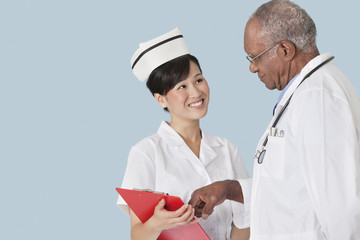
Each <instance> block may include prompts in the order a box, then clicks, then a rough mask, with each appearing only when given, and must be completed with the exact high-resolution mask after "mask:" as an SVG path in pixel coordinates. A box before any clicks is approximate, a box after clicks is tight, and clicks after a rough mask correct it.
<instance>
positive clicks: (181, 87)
mask: <svg viewBox="0 0 360 240" xmlns="http://www.w3.org/2000/svg"><path fill="white" fill-rule="evenodd" d="M183 88H186V86H185V85H180V86H179V87H178V89H183Z"/></svg>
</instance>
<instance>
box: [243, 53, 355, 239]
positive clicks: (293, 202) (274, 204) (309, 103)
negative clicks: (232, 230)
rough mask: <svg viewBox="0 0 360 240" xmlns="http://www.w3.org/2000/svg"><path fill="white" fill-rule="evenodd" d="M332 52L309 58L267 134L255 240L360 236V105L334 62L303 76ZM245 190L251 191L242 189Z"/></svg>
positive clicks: (254, 206) (258, 168)
mask: <svg viewBox="0 0 360 240" xmlns="http://www.w3.org/2000/svg"><path fill="white" fill-rule="evenodd" d="M329 57H330V55H329V54H323V55H320V56H317V57H316V58H314V59H313V60H311V61H310V62H309V63H308V64H307V65H306V66H305V67H304V68H303V69H302V71H301V73H300V75H299V76H298V77H297V78H296V79H295V81H294V83H293V84H292V85H291V86H290V88H289V89H288V90H287V91H286V93H285V94H284V96H283V98H282V100H281V101H280V102H279V104H278V107H277V109H276V111H275V115H274V117H273V119H272V121H271V122H270V124H269V127H268V129H267V130H266V132H265V133H264V135H263V137H262V139H261V140H260V141H259V145H258V148H257V149H261V146H262V144H263V141H264V139H265V137H266V135H267V134H268V132H269V128H270V127H271V125H272V123H273V121H274V120H275V118H276V116H277V115H278V114H279V111H280V109H281V108H282V107H283V106H284V104H285V102H286V101H287V100H288V98H289V97H290V95H291V94H292V93H293V92H294V95H293V97H292V100H291V102H290V104H289V106H288V107H287V109H286V110H285V112H284V114H283V116H282V117H281V119H280V121H279V122H278V124H277V132H278V133H279V132H280V131H281V130H282V131H283V132H284V135H283V137H280V136H279V135H278V136H275V137H269V139H268V143H267V145H266V155H265V158H264V161H263V163H262V164H258V163H257V161H256V160H255V161H254V172H253V183H252V196H251V225H250V226H251V239H252V240H258V239H266V240H273V239H299V240H300V239H301V240H315V239H316V240H320V239H328V240H349V239H360V103H359V100H358V99H359V97H358V95H357V93H356V91H355V90H354V89H353V87H352V86H351V84H350V82H349V81H348V79H347V78H346V77H345V76H344V75H343V73H342V72H341V71H340V70H339V69H337V68H336V67H335V66H334V64H333V62H330V63H327V64H326V65H324V66H323V67H321V68H320V69H319V70H317V71H316V72H314V73H313V74H312V75H311V76H310V77H309V78H307V79H306V80H305V81H304V82H303V83H302V84H301V85H300V86H299V88H298V89H296V88H297V86H298V85H299V83H300V81H301V80H302V79H303V77H304V76H305V75H306V74H307V73H308V72H309V71H311V70H312V69H313V68H315V67H316V66H317V65H318V64H320V63H321V62H323V61H325V60H326V59H328V58H329ZM245 188H246V186H245Z"/></svg>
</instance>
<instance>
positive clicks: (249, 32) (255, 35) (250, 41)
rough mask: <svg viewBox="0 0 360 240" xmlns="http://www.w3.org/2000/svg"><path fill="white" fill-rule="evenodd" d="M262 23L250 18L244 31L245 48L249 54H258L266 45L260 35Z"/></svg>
mask: <svg viewBox="0 0 360 240" xmlns="http://www.w3.org/2000/svg"><path fill="white" fill-rule="evenodd" d="M259 33H260V25H259V23H258V21H257V20H250V21H249V22H248V23H247V24H246V27H245V31H244V50H245V52H247V53H249V54H258V51H259V49H260V50H261V49H262V48H263V47H264V44H263V43H262V42H261V39H260V37H259Z"/></svg>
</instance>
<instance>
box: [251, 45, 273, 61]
mask: <svg viewBox="0 0 360 240" xmlns="http://www.w3.org/2000/svg"><path fill="white" fill-rule="evenodd" d="M278 44H279V43H276V44H275V45H273V46H271V47H269V48H267V49H265V50H264V51H263V52H261V53H259V54H258V55H256V56H255V57H251V56H250V54H248V55H247V56H246V59H247V60H249V62H250V63H252V64H255V60H257V59H258V58H260V57H261V56H262V55H263V54H265V53H266V52H267V51H269V50H270V49H272V48H273V47H275V46H277V45H278Z"/></svg>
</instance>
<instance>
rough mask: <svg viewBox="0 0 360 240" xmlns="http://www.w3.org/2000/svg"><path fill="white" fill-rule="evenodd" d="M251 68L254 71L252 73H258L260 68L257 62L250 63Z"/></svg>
mask: <svg viewBox="0 0 360 240" xmlns="http://www.w3.org/2000/svg"><path fill="white" fill-rule="evenodd" d="M249 70H250V72H252V73H256V72H257V71H258V70H259V69H258V67H257V65H256V63H255V64H254V63H250V66H249Z"/></svg>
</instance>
